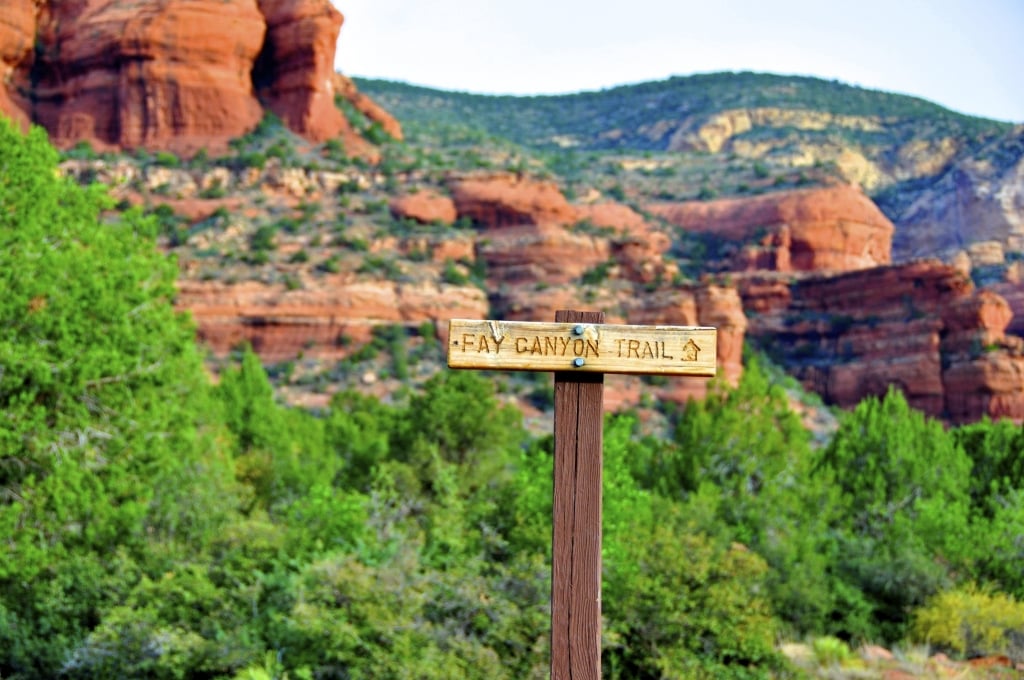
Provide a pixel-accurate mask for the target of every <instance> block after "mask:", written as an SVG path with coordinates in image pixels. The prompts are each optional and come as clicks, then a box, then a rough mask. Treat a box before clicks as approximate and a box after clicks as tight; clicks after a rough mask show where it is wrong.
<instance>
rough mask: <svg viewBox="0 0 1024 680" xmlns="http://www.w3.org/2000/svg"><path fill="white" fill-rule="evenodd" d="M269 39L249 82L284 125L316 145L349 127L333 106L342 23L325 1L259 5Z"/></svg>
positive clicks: (280, 0) (270, 0)
mask: <svg viewBox="0 0 1024 680" xmlns="http://www.w3.org/2000/svg"><path fill="white" fill-rule="evenodd" d="M259 9H260V12H261V13H262V14H263V16H264V18H265V20H266V25H267V29H266V30H267V37H266V41H265V42H264V44H263V50H262V51H261V52H260V55H259V60H258V61H257V62H256V66H255V71H254V72H253V82H254V83H255V84H256V88H257V92H258V94H259V97H260V99H261V100H262V101H263V102H264V103H265V104H266V106H267V108H269V109H270V110H271V111H273V112H274V113H276V114H277V115H278V116H279V117H280V118H281V120H283V121H284V122H285V124H286V125H287V126H288V127H289V128H291V129H292V130H294V131H295V132H297V133H299V134H300V135H302V136H304V137H307V138H309V139H311V140H313V141H314V142H322V141H324V140H326V139H330V138H331V137H336V136H338V135H339V134H341V133H342V132H343V131H345V130H347V129H348V122H347V121H346V120H345V117H344V116H343V115H342V113H341V111H339V110H338V108H337V107H336V106H335V105H334V86H333V82H332V75H333V73H334V47H335V45H336V44H337V42H338V32H339V31H340V30H341V24H342V22H343V21H344V18H343V17H342V16H341V12H339V11H338V10H336V9H335V8H334V6H333V5H332V4H331V3H330V2H328V0H259Z"/></svg>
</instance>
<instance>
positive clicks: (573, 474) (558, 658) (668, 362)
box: [448, 310, 717, 680]
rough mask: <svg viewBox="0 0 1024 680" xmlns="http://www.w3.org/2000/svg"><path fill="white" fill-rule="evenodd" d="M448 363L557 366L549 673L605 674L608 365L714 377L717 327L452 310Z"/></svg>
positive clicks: (586, 677)
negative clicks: (459, 314) (492, 316)
mask: <svg viewBox="0 0 1024 680" xmlns="http://www.w3.org/2000/svg"><path fill="white" fill-rule="evenodd" d="M448 366H449V367H450V368H479V369H490V370H522V371H554V372H555V469H554V499H553V501H554V502H553V510H552V515H553V516H552V530H551V534H552V544H553V547H552V554H551V677H552V678H553V679H554V680H600V678H601V458H602V450H601V446H602V439H603V427H602V419H603V417H604V409H603V400H604V396H603V395H604V374H605V373H633V374H644V375H690V376H703V377H713V376H714V375H715V371H716V369H717V332H716V331H715V329H714V328H702V327H691V326H625V325H614V324H605V323H604V314H603V313H601V312H577V311H571V310H561V311H558V312H556V313H555V323H537V322H525V321H473V320H467V319H452V320H451V321H450V322H449V323H448Z"/></svg>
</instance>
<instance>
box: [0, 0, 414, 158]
mask: <svg viewBox="0 0 1024 680" xmlns="http://www.w3.org/2000/svg"><path fill="white" fill-rule="evenodd" d="M5 5H6V6H5V8H4V12H3V13H2V15H0V76H2V78H0V83H2V84H0V112H2V113H4V114H6V115H8V116H9V117H11V118H12V119H14V120H15V121H16V122H18V123H19V124H21V125H22V126H23V127H26V126H27V125H28V124H29V123H30V122H31V123H36V124H38V125H41V126H42V127H44V128H45V129H46V130H47V132H48V133H49V135H50V139H51V141H52V142H53V143H54V144H55V145H57V146H58V147H61V148H67V147H70V146H73V145H75V144H76V143H79V142H83V141H85V142H88V143H90V144H91V145H92V146H93V147H94V148H95V149H97V150H101V151H107V150H123V149H135V148H146V149H150V150H169V151H173V152H176V153H180V154H182V155H190V154H192V153H194V152H196V151H198V150H199V149H201V148H205V149H207V150H210V151H219V150H223V149H225V148H226V147H227V143H228V141H229V140H231V139H233V138H236V137H239V136H241V135H244V134H245V133H247V132H249V131H250V130H252V129H253V128H254V127H256V125H257V123H259V121H260V119H261V118H262V117H263V115H264V112H265V111H271V112H273V113H274V114H276V115H277V116H278V117H279V118H280V119H281V120H282V121H283V122H284V124H285V125H287V126H288V128H289V129H291V130H292V131H293V132H295V133H297V134H299V135H301V136H303V137H305V138H307V139H309V140H310V141H312V142H321V141H324V140H327V139H330V138H341V139H342V140H343V141H344V143H345V145H346V149H347V150H348V151H349V152H350V153H354V154H360V155H369V154H372V146H371V145H370V144H369V143H368V142H367V141H366V140H364V139H363V138H362V137H361V136H360V135H359V134H358V132H357V131H356V130H354V129H353V128H352V126H351V124H350V123H349V121H348V120H347V119H346V117H345V116H344V115H343V114H342V112H341V111H340V110H339V108H338V107H337V106H336V105H335V97H336V96H340V97H341V98H343V99H345V100H346V101H348V102H350V103H351V104H352V106H353V107H354V108H355V109H356V110H357V111H359V112H360V113H362V114H363V115H364V116H366V117H367V119H368V120H369V121H371V122H375V123H377V124H379V125H380V126H381V128H382V129H384V131H386V132H388V133H389V134H391V135H392V136H394V137H400V136H401V128H400V127H399V125H398V123H397V122H396V121H395V120H394V118H392V117H391V116H390V115H388V114H387V112H385V111H384V110H383V109H381V108H380V107H379V106H377V105H376V104H374V103H373V102H372V101H370V100H369V98H367V97H366V96H365V95H362V94H360V93H358V92H357V91H356V90H355V87H354V86H353V85H352V83H351V81H349V80H348V79H346V78H343V77H340V76H338V75H337V74H335V73H334V71H333V64H334V52H335V44H336V42H337V39H338V33H339V31H340V29H341V25H342V22H343V20H344V19H343V17H342V15H341V13H339V12H338V11H337V10H336V9H334V7H333V6H332V5H331V3H330V2H329V0H293V1H289V0H259V2H257V3H254V2H251V1H246V0H187V1H186V0H166V1H157V0H145V1H142V2H133V3H130V4H129V3H122V2H115V1H114V0H79V1H78V2H56V1H55V0H8V1H7V2H6V3H5Z"/></svg>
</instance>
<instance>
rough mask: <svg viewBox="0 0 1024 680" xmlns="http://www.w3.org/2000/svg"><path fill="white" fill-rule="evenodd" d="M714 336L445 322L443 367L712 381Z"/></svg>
mask: <svg viewBox="0 0 1024 680" xmlns="http://www.w3.org/2000/svg"><path fill="white" fill-rule="evenodd" d="M717 346H718V336H717V331H716V329H714V328H705V327H697V326H628V325H616V324H594V323H543V322H532V321H474V320H467V319H452V320H451V321H450V322H449V324H448V366H449V367H450V368H476V369H492V370H505V371H579V372H587V373H632V374H646V375H692V376H703V377H714V375H715V368H716V363H717Z"/></svg>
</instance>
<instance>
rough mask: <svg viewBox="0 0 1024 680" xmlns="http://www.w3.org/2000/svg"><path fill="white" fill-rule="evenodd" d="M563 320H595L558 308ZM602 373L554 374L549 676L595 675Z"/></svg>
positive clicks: (598, 318)
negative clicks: (553, 468) (553, 469)
mask: <svg viewBox="0 0 1024 680" xmlns="http://www.w3.org/2000/svg"><path fill="white" fill-rule="evenodd" d="M555 321H556V322H562V323H602V322H603V321H604V314H603V313H601V312H575V311H568V310H562V311H558V312H556V313H555ZM603 395H604V373H571V372H566V371H558V372H556V373H555V471H554V478H555V479H554V507H553V525H554V526H553V528H552V545H553V548H552V556H551V677H552V678H553V679H554V680H563V679H564V680H600V677H601V459H602V438H603V427H602V418H603V417H604V409H603V404H604V397H603Z"/></svg>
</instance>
